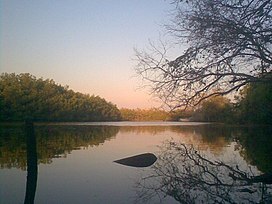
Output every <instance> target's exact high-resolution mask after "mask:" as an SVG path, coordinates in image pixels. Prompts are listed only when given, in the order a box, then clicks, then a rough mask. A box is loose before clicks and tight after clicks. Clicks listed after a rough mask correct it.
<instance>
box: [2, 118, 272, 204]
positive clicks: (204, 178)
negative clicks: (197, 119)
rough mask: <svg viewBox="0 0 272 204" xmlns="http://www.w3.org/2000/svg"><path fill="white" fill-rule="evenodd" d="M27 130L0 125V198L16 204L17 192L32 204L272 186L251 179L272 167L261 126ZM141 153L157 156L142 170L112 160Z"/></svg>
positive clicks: (248, 195) (256, 192) (221, 198)
mask: <svg viewBox="0 0 272 204" xmlns="http://www.w3.org/2000/svg"><path fill="white" fill-rule="evenodd" d="M164 124H165V125H164ZM180 124H182V123H180ZM139 125H140V126H139ZM34 129H35V130H34ZM34 129H33V128H31V127H28V128H27V129H25V127H24V126H13V125H8V126H3V125H2V126H0V167H1V168H0V183H1V186H6V188H5V189H3V188H0V203H18V202H19V203H22V201H23V197H24V196H25V199H34V197H35V201H36V202H37V203H75V202H78V203H86V202H88V203H90V202H91V203H109V202H110V203H118V204H119V203H127V202H130V203H131V202H133V201H134V200H135V196H138V198H137V200H138V201H139V202H144V201H146V198H147V197H148V198H149V196H150V195H156V196H157V197H164V196H166V198H165V199H166V200H164V201H165V202H170V203H175V202H176V203H179V202H181V203H186V202H187V203H191V202H197V201H201V200H204V201H206V200H207V199H208V200H209V201H210V202H209V203H213V202H214V203H216V202H223V203H224V202H225V203H232V202H233V203H239V202H238V201H244V202H249V201H253V202H261V201H264V202H266V201H267V199H271V194H269V193H271V189H270V188H271V185H270V184H267V185H265V184H263V183H256V182H253V180H252V179H253V178H257V177H256V176H258V175H261V174H263V173H266V174H267V173H271V172H272V164H271V162H270V160H271V158H272V151H271V148H272V129H271V128H268V127H265V128H256V127H255V128H247V127H243V128H241V127H227V126H222V125H221V126H219V125H207V124H206V125H203V124H190V125H188V124H187V125H186V126H181V125H178V123H173V124H172V125H171V124H170V123H158V124H157V125H156V123H146V124H143V123H141V124H138V123H128V124H126V123H125V122H123V123H113V124H111V123H107V124H105V123H95V124H93V123H92V125H88V123H86V124H85V123H84V124H74V123H71V124H69V125H67V124H65V125H60V124H57V125H56V124H49V125H35V128H34ZM34 132H35V134H34ZM167 141H168V142H167ZM35 147H36V148H35ZM145 152H153V153H154V154H155V155H156V156H158V160H157V162H156V163H155V164H154V165H153V166H151V167H148V169H145V170H144V171H142V170H139V169H132V168H131V167H125V166H121V165H117V164H116V163H113V162H112V161H114V160H118V159H121V158H125V157H128V156H131V155H137V154H141V153H145ZM38 169H39V173H38ZM21 172H25V173H24V174H22V173H21ZM139 173H140V175H139ZM38 174H39V175H38ZM26 175H27V176H26ZM22 176H23V177H22ZM147 176H150V177H149V179H144V180H141V179H140V178H141V177H144V178H146V177H147ZM135 181H137V183H138V184H139V185H138V188H137V189H135ZM14 183H17V184H18V185H16V186H15V185H14ZM20 183H22V184H23V185H22V187H20V189H19V187H18V188H17V186H20ZM143 183H144V184H145V185H143ZM25 184H26V185H25ZM36 185H37V186H36ZM117 186H118V188H117ZM153 187H154V188H153ZM22 189H24V190H22ZM117 189H118V190H117ZM147 189H148V190H147ZM35 190H36V194H35ZM154 190H155V191H154ZM24 193H25V194H24ZM14 195H17V196H14ZM105 195H107V196H105ZM156 196H153V197H152V199H147V200H148V202H149V203H155V201H156V198H155V197H156ZM237 197H239V199H240V200H239V199H238V198H237ZM15 198H16V199H15ZM153 198H154V200H153ZM236 199H238V200H236ZM128 200H129V201H128ZM29 203H31V201H30V202H29Z"/></svg>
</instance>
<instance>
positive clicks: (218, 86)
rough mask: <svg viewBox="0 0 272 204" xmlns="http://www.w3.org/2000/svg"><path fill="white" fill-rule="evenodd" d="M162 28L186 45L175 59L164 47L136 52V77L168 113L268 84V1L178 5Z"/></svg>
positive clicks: (271, 66)
mask: <svg viewBox="0 0 272 204" xmlns="http://www.w3.org/2000/svg"><path fill="white" fill-rule="evenodd" d="M172 3H173V4H175V11H174V17H173V19H172V21H171V23H169V25H167V26H166V29H167V31H169V33H170V34H171V35H173V36H174V39H175V40H176V41H175V42H173V43H178V44H179V45H181V44H182V45H184V46H185V47H186V49H184V51H183V53H182V54H181V55H179V56H177V57H176V58H174V59H168V58H167V57H166V55H167V53H168V49H167V48H166V46H165V45H164V44H162V46H154V45H153V44H151V49H152V51H151V50H149V51H140V50H136V58H137V62H138V64H137V66H136V72H137V74H138V75H140V76H141V77H142V78H143V79H144V80H145V81H146V82H147V84H149V85H151V87H152V92H153V94H155V95H156V96H158V97H159V98H160V99H162V100H163V101H164V103H165V104H167V105H169V106H170V107H172V108H179V107H183V106H188V105H196V104H198V103H200V101H202V100H203V99H205V98H208V97H210V96H212V95H225V94H228V93H230V92H233V91H237V90H238V89H239V88H241V87H243V86H244V85H246V84H249V83H256V82H263V81H269V82H271V81H272V80H271V72H272V1H271V0H190V1H184V0H176V1H174V2H172Z"/></svg>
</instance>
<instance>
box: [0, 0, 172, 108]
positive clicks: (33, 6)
mask: <svg viewBox="0 0 272 204" xmlns="http://www.w3.org/2000/svg"><path fill="white" fill-rule="evenodd" d="M0 2H1V3H0V23H1V24H0V28H1V30H0V40H1V41H0V73H2V72H8V73H11V72H15V73H17V74H19V73H26V72H28V73H31V74H33V75H35V76H36V77H43V78H44V79H46V78H50V79H54V80H55V81H56V82H57V83H59V84H62V85H69V87H70V88H71V89H73V90H75V91H79V92H82V93H89V94H95V95H99V96H101V97H103V98H105V99H106V100H108V101H111V102H113V103H114V104H116V105H117V106H118V107H119V108H122V107H128V108H137V107H138V108H149V107H152V106H154V105H156V106H158V103H157V104H156V103H155V102H154V101H152V99H151V96H150V95H148V94H147V93H148V90H147V89H140V90H139V89H138V87H139V86H140V85H141V80H140V79H138V78H136V77H133V76H135V71H134V66H135V64H136V62H135V61H134V60H133V58H134V51H133V48H140V49H141V48H144V47H145V46H146V45H147V44H148V40H149V39H158V38H159V36H160V34H161V33H163V32H164V31H163V27H162V25H163V24H164V23H166V22H167V21H168V20H169V11H170V10H171V8H173V5H171V4H170V1H165V0H119V1H118V0H105V1H101V0H80V1H75V0H0Z"/></svg>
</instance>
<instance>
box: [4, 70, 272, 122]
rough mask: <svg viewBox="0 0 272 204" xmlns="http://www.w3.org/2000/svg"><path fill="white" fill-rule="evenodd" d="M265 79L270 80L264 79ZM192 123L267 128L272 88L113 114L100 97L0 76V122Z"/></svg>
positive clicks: (265, 85) (270, 85) (22, 76)
mask: <svg viewBox="0 0 272 204" xmlns="http://www.w3.org/2000/svg"><path fill="white" fill-rule="evenodd" d="M267 76H270V75H267ZM180 119H189V120H191V121H207V122H227V123H237V124H253V123H254V124H272V83H271V80H268V81H267V82H260V83H252V84H249V85H247V86H246V87H245V88H244V89H242V91H240V94H239V95H238V96H237V97H236V101H235V103H234V102H231V101H230V100H229V99H227V98H226V97H223V96H214V97H210V98H208V99H206V100H204V101H202V102H201V103H200V104H199V105H198V106H196V107H194V108H190V109H187V110H185V111H184V110H182V109H178V110H175V111H172V112H167V111H164V110H161V109H157V108H151V109H127V108H122V109H120V110H119V109H118V108H117V107H116V106H115V105H113V104H112V103H110V102H107V101H106V100H105V99H103V98H100V97H99V96H93V95H92V96H90V95H87V94H82V93H78V92H74V91H73V90H70V89H68V87H67V86H65V87H64V86H61V85H59V84H56V83H55V82H54V81H53V80H49V79H46V80H43V79H42V78H39V79H37V78H36V77H34V76H32V75H30V74H19V75H16V74H7V73H4V74H1V75H0V121H25V120H33V121H116V120H127V121H167V120H170V121H178V120H180Z"/></svg>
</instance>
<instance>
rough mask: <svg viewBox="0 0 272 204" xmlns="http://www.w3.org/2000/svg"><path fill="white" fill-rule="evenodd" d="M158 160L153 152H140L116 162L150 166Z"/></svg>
mask: <svg viewBox="0 0 272 204" xmlns="http://www.w3.org/2000/svg"><path fill="white" fill-rule="evenodd" d="M155 161H157V157H156V156H155V155H154V154H152V153H145V154H139V155H136V156H132V157H127V158H124V159H119V160H116V161H114V162H116V163H118V164H122V165H126V166H132V167H148V166H151V165H152V164H154V163H155Z"/></svg>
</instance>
